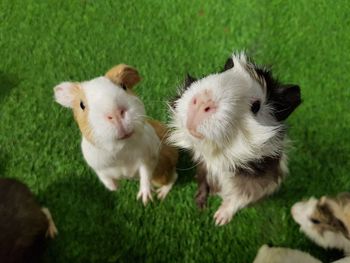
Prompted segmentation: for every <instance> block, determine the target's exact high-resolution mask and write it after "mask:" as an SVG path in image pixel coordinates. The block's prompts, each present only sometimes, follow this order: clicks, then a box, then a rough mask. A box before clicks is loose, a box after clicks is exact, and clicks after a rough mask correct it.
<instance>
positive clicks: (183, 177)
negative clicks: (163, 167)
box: [176, 150, 196, 185]
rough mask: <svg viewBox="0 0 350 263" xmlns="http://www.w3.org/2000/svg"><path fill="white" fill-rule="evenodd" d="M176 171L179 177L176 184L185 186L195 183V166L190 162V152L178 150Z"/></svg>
mask: <svg viewBox="0 0 350 263" xmlns="http://www.w3.org/2000/svg"><path fill="white" fill-rule="evenodd" d="M176 171H177V174H178V176H179V177H178V180H177V182H176V184H180V185H185V184H187V183H189V182H191V181H195V178H194V176H195V174H196V164H195V163H194V162H193V161H192V156H191V153H190V152H188V151H186V150H179V161H178V163H177V166H176Z"/></svg>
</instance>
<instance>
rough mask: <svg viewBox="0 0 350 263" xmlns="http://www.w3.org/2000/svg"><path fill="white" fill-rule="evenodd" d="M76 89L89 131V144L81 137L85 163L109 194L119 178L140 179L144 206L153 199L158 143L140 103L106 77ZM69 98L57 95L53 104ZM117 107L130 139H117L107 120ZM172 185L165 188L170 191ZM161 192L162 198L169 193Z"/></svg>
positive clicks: (140, 196) (65, 94) (116, 130)
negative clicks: (83, 99)
mask: <svg viewBox="0 0 350 263" xmlns="http://www.w3.org/2000/svg"><path fill="white" fill-rule="evenodd" d="M79 85H80V88H81V89H82V90H83V92H84V94H85V96H86V100H87V101H86V104H87V105H86V107H87V108H88V110H89V116H88V120H89V125H90V128H91V131H92V142H91V141H89V140H88V138H85V137H84V136H83V138H82V143H81V148H82V152H83V155H84V158H85V160H86V162H87V163H88V164H89V166H90V167H91V168H92V169H93V170H94V171H95V172H96V174H97V176H98V177H99V179H100V180H101V181H102V183H103V184H104V185H105V186H106V188H108V189H109V190H116V189H117V187H118V185H117V181H118V180H120V179H122V178H128V179H132V178H140V190H139V193H138V194H137V198H138V199H139V198H141V199H142V201H143V203H144V204H146V203H147V202H148V201H149V200H151V199H152V195H151V179H152V175H153V171H154V169H155V167H156V165H157V162H158V156H159V149H160V140H159V138H158V136H157V134H156V133H155V130H154V129H153V127H152V126H151V125H149V124H148V123H147V122H145V109H144V105H143V103H142V102H141V101H140V99H138V98H137V97H136V96H133V95H130V94H128V93H127V92H126V91H124V90H123V89H122V88H121V87H120V86H117V85H115V84H114V83H112V82H111V81H110V80H109V79H107V78H106V77H98V78H96V79H93V80H90V81H86V82H82V83H80V84H79ZM68 86H69V85H68V84H67V83H64V89H59V88H58V87H60V85H58V86H57V87H56V88H55V91H57V90H58V91H60V92H61V91H62V90H64V91H67V90H68V89H69V88H67V87H68ZM67 94H68V95H67ZM69 94H70V93H69V92H65V93H64V94H58V95H57V94H56V100H57V101H58V102H59V103H61V104H62V102H63V103H64V105H69V103H68V101H72V98H70V99H69ZM120 107H122V108H125V109H126V112H125V117H124V118H123V120H122V124H123V127H124V129H125V130H126V132H127V133H132V136H131V137H129V138H127V139H122V140H121V139H119V134H118V129H117V128H116V126H115V125H114V124H113V123H111V122H110V121H108V120H107V118H106V116H107V115H108V114H110V113H111V112H113V111H115V110H116V109H117V108H120ZM171 185H172V184H171ZM171 185H170V186H167V187H168V188H169V187H170V188H171ZM163 190H164V191H163V192H162V193H161V197H162V198H164V197H165V195H166V194H167V193H168V192H169V190H170V189H163Z"/></svg>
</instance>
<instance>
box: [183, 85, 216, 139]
mask: <svg viewBox="0 0 350 263" xmlns="http://www.w3.org/2000/svg"><path fill="white" fill-rule="evenodd" d="M216 110H217V104H216V103H215V102H214V100H213V99H212V94H211V92H209V91H204V92H203V93H200V94H198V95H196V96H194V97H193V98H192V99H191V101H190V104H189V107H188V112H187V123H186V126H187V129H188V130H189V132H190V133H191V134H192V135H193V136H194V137H196V138H199V139H202V138H203V135H202V134H201V133H200V132H198V131H197V128H198V125H199V124H200V123H202V122H203V121H204V120H206V119H208V118H209V117H210V116H211V115H213V114H214V113H215V112H216Z"/></svg>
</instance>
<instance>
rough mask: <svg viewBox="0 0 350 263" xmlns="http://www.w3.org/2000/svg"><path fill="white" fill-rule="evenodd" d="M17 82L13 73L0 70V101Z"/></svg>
mask: <svg viewBox="0 0 350 263" xmlns="http://www.w3.org/2000/svg"><path fill="white" fill-rule="evenodd" d="M18 84H19V80H18V78H17V77H16V76H15V75H14V74H6V73H5V72H3V71H0V103H1V101H2V100H3V99H4V98H5V97H6V96H7V95H8V94H9V93H10V91H11V90H12V89H13V88H15V87H16V86H17V85H18Z"/></svg>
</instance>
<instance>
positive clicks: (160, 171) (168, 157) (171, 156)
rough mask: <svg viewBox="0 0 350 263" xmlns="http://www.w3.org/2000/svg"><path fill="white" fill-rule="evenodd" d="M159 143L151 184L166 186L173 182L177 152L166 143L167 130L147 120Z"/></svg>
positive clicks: (161, 125) (158, 123)
mask: <svg viewBox="0 0 350 263" xmlns="http://www.w3.org/2000/svg"><path fill="white" fill-rule="evenodd" d="M147 122H148V123H149V124H150V125H151V126H152V127H153V129H154V130H155V132H156V134H157V136H158V137H159V139H160V141H161V148H160V151H159V160H158V164H157V167H156V169H155V171H154V174H153V178H152V183H153V184H154V185H156V186H162V185H167V184H169V183H170V182H171V181H172V180H173V174H174V172H175V169H176V163H177V160H178V150H177V149H176V148H174V147H172V146H170V145H168V144H167V143H166V139H167V137H168V132H169V131H168V129H167V128H166V127H165V126H164V125H163V124H162V123H160V122H159V121H156V120H147Z"/></svg>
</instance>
